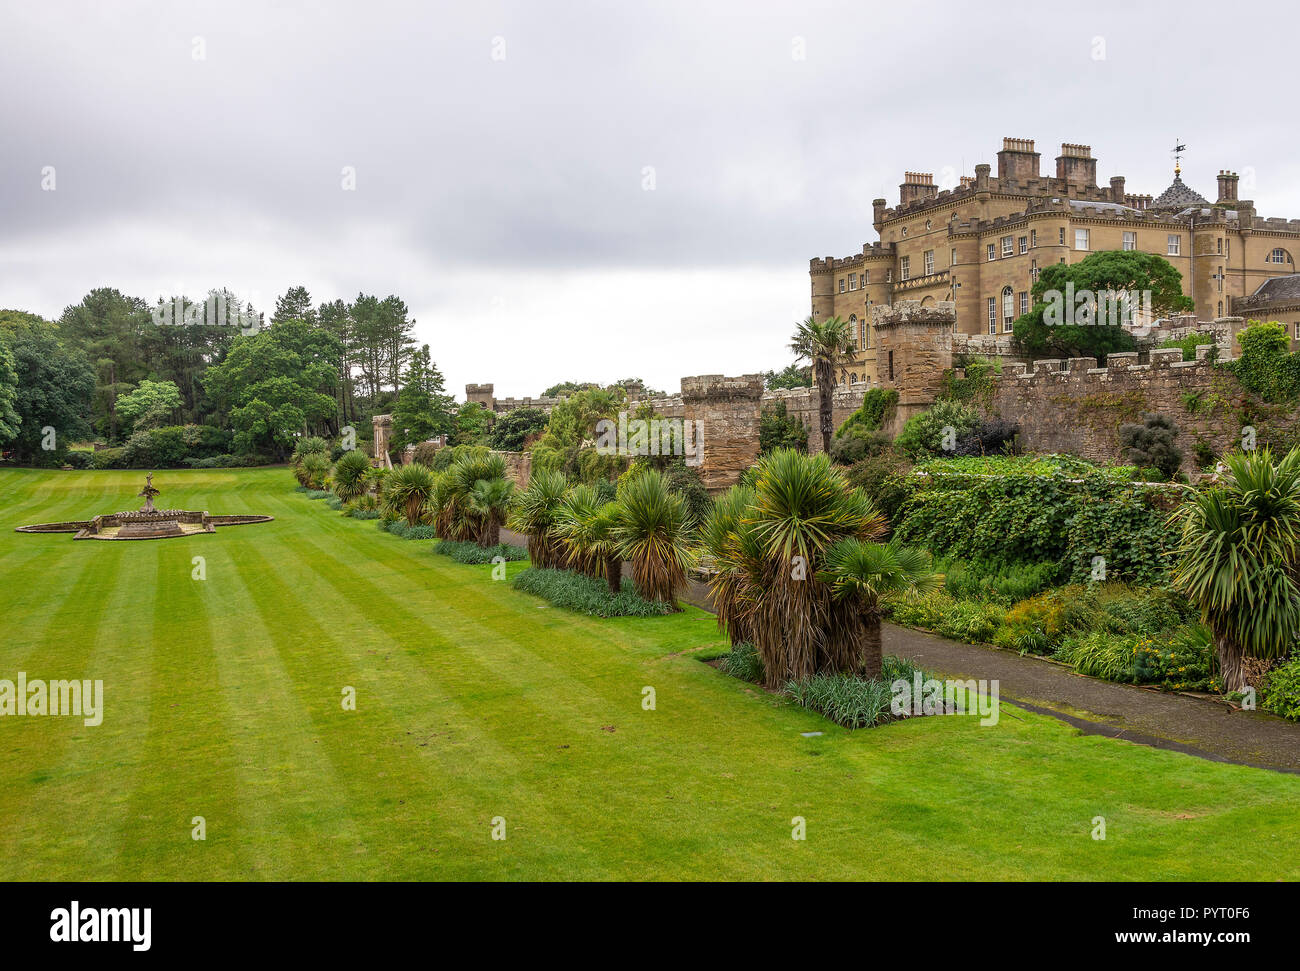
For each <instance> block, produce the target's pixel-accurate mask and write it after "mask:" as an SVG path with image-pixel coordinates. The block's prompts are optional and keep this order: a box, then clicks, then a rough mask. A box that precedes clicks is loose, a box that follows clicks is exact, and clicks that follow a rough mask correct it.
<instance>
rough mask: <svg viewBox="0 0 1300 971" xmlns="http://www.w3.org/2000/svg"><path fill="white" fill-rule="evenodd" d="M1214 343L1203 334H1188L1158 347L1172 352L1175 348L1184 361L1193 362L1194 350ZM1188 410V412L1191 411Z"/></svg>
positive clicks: (1194, 357)
mask: <svg viewBox="0 0 1300 971" xmlns="http://www.w3.org/2000/svg"><path fill="white" fill-rule="evenodd" d="M1214 341H1215V339H1214V338H1213V337H1210V336H1207V335H1205V334H1188V335H1187V336H1186V337H1179V338H1177V339H1175V338H1170V339H1169V340H1167V341H1163V342H1162V343H1161V344H1160V345H1159V347H1161V348H1163V349H1166V350H1172V349H1173V348H1175V347H1176V348H1178V349H1179V350H1180V351H1182V352H1183V360H1184V361H1195V360H1196V348H1197V347H1199V346H1200V345H1202V344H1213V343H1214ZM1188 410H1189V411H1190V410H1191V409H1188Z"/></svg>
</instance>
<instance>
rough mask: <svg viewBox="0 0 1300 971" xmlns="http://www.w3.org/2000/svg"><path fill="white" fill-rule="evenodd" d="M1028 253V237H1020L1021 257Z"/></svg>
mask: <svg viewBox="0 0 1300 971" xmlns="http://www.w3.org/2000/svg"><path fill="white" fill-rule="evenodd" d="M1028 252H1029V237H1028V236H1021V237H1020V255H1021V256H1024V255H1025V254H1026V253H1028Z"/></svg>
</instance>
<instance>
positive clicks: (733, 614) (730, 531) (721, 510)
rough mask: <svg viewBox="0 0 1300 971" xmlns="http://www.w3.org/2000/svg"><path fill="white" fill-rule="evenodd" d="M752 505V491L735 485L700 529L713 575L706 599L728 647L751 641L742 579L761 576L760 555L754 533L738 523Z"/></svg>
mask: <svg viewBox="0 0 1300 971" xmlns="http://www.w3.org/2000/svg"><path fill="white" fill-rule="evenodd" d="M753 505H754V490H753V489H752V488H751V487H749V486H743V485H735V486H732V487H731V488H730V489H729V490H727V491H726V492H724V493H723V494H722V495H721V496H719V497H718V498H717V500H716V501H715V502H714V503H713V508H712V509H710V510H709V514H708V516H706V517H705V519H704V524H703V526H701V528H700V543H701V546H702V547H703V549H704V552H705V555H706V556H707V557H708V558H709V561H710V562H709V563H708V564H707V565H709V566H712V567H713V569H714V570H715V571H716V572H714V574H713V577H712V578H711V579H710V581H709V597H710V599H711V600H712V601H713V608H714V611H715V612H716V614H717V618H718V629H719V630H725V631H726V632H727V636H728V638H730V640H731V643H732V645H736V644H744V643H747V642H749V641H751V640H752V639H753V631H752V627H753V620H752V616H751V614H752V607H753V604H752V603H751V602H750V601H748V600H747V599H746V598H745V596H744V593H745V583H744V578H745V577H746V576H749V575H751V574H754V573H759V572H761V565H760V561H761V558H762V554H761V551H760V550H759V549H758V547H757V546H756V544H754V543H753V542H747V541H752V539H753V538H754V531H753V530H752V529H745V528H743V527H742V525H741V519H742V517H743V516H745V515H746V514H747V513H748V512H749V511H750V508H751V507H752V506H753Z"/></svg>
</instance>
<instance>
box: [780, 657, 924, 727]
mask: <svg viewBox="0 0 1300 971" xmlns="http://www.w3.org/2000/svg"><path fill="white" fill-rule="evenodd" d="M917 674H920V675H921V680H922V681H925V680H928V679H929V678H930V677H932V675H930V674H928V673H927V672H925V671H922V670H921V669H920V668H917V667H916V666H915V665H914V664H912V662H911V661H909V660H907V659H905V658H898V657H894V656H893V655H889V656H887V657H886V658H885V659H884V664H883V667H882V673H881V676H880V677H879V678H869V679H868V678H860V677H856V676H854V675H851V674H829V673H823V674H814V675H812V676H811V677H808V678H801V679H799V680H790V681H787V682H786V684H785V692H786V694H788V695H789V696H790V697H791V698H793V699H794V701H795V703H796V704H798V705H799V706H801V707H803V708H807V709H808V710H809V711H815V712H817V713H818V714H820V715H824V716H825V717H826V718H829V719H830V720H831V721H833V722H835V723H836V724H837V725H843V726H844V727H845V728H873V727H875V726H877V725H883V724H884V723H886V722H890V721H895V720H896V719H897V716H895V715H894V714H893V712H892V711H891V710H890V709H891V702H892V701H893V697H894V691H893V687H892V685H893V683H894V682H895V681H897V680H899V679H901V680H903V681H908V682H911V681H912V680H913V678H914V677H915V675H917Z"/></svg>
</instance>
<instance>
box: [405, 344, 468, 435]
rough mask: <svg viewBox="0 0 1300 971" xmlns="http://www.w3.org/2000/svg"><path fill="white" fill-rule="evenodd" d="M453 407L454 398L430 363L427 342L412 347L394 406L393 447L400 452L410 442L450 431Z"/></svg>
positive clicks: (440, 375)
mask: <svg viewBox="0 0 1300 971" xmlns="http://www.w3.org/2000/svg"><path fill="white" fill-rule="evenodd" d="M454 409H455V399H453V398H452V397H451V395H449V394H447V393H446V388H445V381H444V379H443V376H442V372H441V371H439V370H438V367H437V365H435V364H434V363H433V358H432V356H431V355H430V353H429V345H428V344H425V345H424V346H422V347H421V348H420V349H419V350H416V351H412V352H411V358H410V362H409V363H408V364H407V367H406V372H405V373H404V374H403V375H402V387H401V390H400V391H398V393H397V404H396V406H395V407H394V408H393V438H392V447H393V451H394V452H401V451H403V450H404V449H405V448H406V446H407V445H409V444H410V443H412V442H424V441H425V440H426V439H430V438H435V437H437V436H438V435H446V434H449V433H450V432H451V431H452V412H453V410H454Z"/></svg>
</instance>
